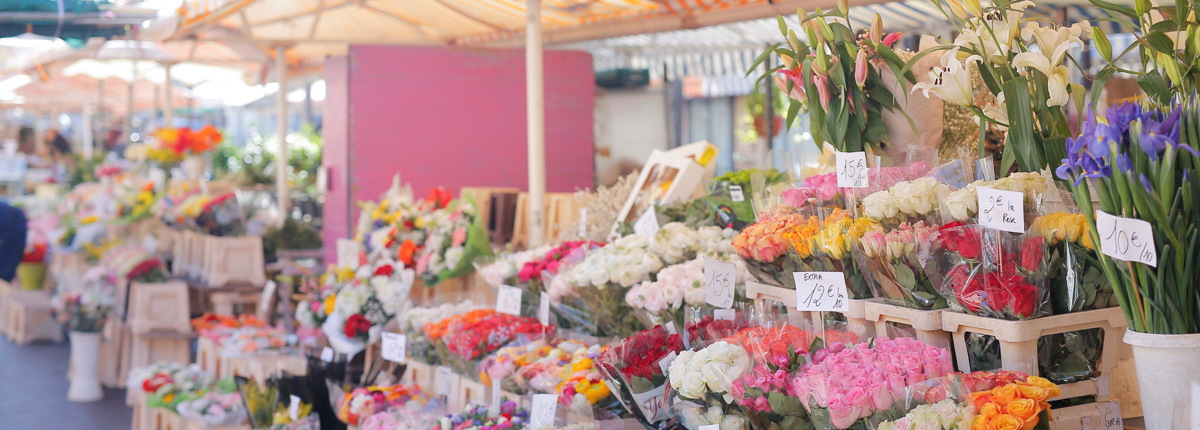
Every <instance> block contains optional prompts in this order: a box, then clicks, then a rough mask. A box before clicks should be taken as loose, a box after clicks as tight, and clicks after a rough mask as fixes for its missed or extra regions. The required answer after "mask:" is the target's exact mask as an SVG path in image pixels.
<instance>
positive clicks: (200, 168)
mask: <svg viewBox="0 0 1200 430" xmlns="http://www.w3.org/2000/svg"><path fill="white" fill-rule="evenodd" d="M206 161H207V160H205V159H204V157H201V156H199V155H189V156H187V157H185V158H184V159H183V162H182V163H179V168H180V169H183V176H184V177H185V178H187V179H191V180H200V178H201V177H203V176H204V171H205V170H206V169H208V163H207V162H206Z"/></svg>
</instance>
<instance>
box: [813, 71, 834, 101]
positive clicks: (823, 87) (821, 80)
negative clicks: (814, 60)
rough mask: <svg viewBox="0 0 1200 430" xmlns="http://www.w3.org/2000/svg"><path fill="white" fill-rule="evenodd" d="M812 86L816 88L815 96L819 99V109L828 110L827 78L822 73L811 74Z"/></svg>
mask: <svg viewBox="0 0 1200 430" xmlns="http://www.w3.org/2000/svg"><path fill="white" fill-rule="evenodd" d="M813 85H815V86H816V87H817V96H818V98H820V99H821V109H825V110H828V109H829V98H830V97H831V95H830V93H829V76H826V75H825V74H823V73H815V74H813Z"/></svg>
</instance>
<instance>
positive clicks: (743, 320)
mask: <svg viewBox="0 0 1200 430" xmlns="http://www.w3.org/2000/svg"><path fill="white" fill-rule="evenodd" d="M753 306H754V305H753V303H749V302H734V304H733V308H732V310H733V319H729V316H728V315H722V316H721V318H720V319H718V318H717V308H716V307H713V306H708V305H705V306H689V307H687V308H686V309H685V310H684V315H685V316H684V323H683V331H682V332H681V333H680V334H681V335H683V345H684V346H685V347H687V348H688V349H701V348H704V347H706V346H708V345H711V344H713V343H715V342H718V341H721V340H725V339H726V338H729V337H733V336H736V335H737V334H738V333H740V332H741V331H742V329H744V328H746V327H752V326H755V325H757V324H758V321H757V318H755V315H754V309H753ZM676 327H678V326H676Z"/></svg>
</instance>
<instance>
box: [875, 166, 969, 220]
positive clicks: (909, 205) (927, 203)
mask: <svg viewBox="0 0 1200 430" xmlns="http://www.w3.org/2000/svg"><path fill="white" fill-rule="evenodd" d="M950 193H951V190H950V187H948V186H946V184H943V183H941V182H938V180H937V179H936V178H932V177H924V178H919V179H914V180H911V181H903V182H897V183H896V184H895V185H892V186H891V187H890V188H887V189H885V190H882V191H878V192H875V193H872V194H870V195H868V196H866V197H864V198H863V199H862V211H863V215H865V216H866V217H867V218H871V219H873V220H877V221H880V222H883V223H885V224H887V225H888V226H894V225H896V224H897V223H905V222H907V223H913V222H918V221H925V222H931V221H936V220H935V219H934V217H935V216H936V215H937V209H938V202H940V201H943V200H944V199H945V198H946V196H947V195H949V194H950Z"/></svg>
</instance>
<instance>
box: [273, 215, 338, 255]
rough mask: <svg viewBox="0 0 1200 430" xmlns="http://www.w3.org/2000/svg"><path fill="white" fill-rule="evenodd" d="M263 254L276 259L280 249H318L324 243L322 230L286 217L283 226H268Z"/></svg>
mask: <svg viewBox="0 0 1200 430" xmlns="http://www.w3.org/2000/svg"><path fill="white" fill-rule="evenodd" d="M262 241H263V256H264V257H265V258H266V259H267V260H274V259H275V257H276V254H277V253H278V252H279V251H280V250H304V249H317V248H320V247H321V245H322V243H323V242H322V239H321V232H319V231H317V229H315V228H313V227H312V226H310V225H308V224H307V223H304V222H302V221H297V220H294V219H292V218H286V219H284V221H283V227H282V228H280V227H271V228H268V229H267V231H266V233H263V236H262Z"/></svg>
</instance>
